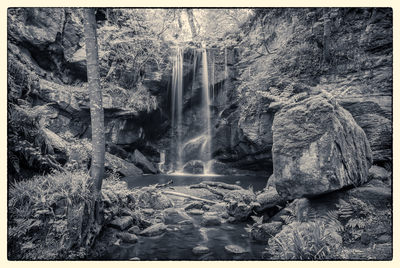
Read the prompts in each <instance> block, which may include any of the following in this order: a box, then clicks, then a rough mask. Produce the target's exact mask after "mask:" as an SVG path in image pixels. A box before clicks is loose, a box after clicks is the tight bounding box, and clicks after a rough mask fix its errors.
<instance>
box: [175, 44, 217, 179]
mask: <svg viewBox="0 0 400 268" xmlns="http://www.w3.org/2000/svg"><path fill="white" fill-rule="evenodd" d="M183 56H184V51H183V49H182V48H178V49H177V52H176V55H175V58H174V60H173V68H172V84H171V104H172V105H171V123H172V128H171V129H172V133H171V137H172V141H171V153H173V155H174V156H175V159H173V161H175V163H174V169H175V171H176V172H175V173H182V172H183V166H184V164H185V163H184V161H183V157H184V153H183V149H184V145H185V140H187V139H188V137H187V136H185V137H184V134H186V133H183V97H184V94H183V91H184V90H187V91H189V92H190V90H191V93H192V96H191V97H193V93H194V90H195V88H194V84H195V79H196V71H197V70H196V65H197V60H199V63H201V67H202V69H201V71H202V77H201V85H202V87H201V106H200V120H199V122H193V123H197V124H201V128H202V129H203V130H204V131H202V132H201V133H199V134H200V136H202V137H205V139H204V140H205V142H204V143H203V144H202V146H201V148H200V149H199V153H200V155H201V156H199V157H200V159H201V160H202V161H203V162H204V173H205V174H209V173H211V172H212V168H211V164H212V161H211V144H212V141H211V137H212V134H211V112H210V105H211V100H210V80H211V82H212V83H214V81H213V80H214V79H213V77H212V78H211V79H209V72H208V62H207V49H206V48H205V47H204V46H203V48H202V50H201V53H197V52H196V51H194V53H193V62H194V64H193V81H192V85H191V89H190V86H189V85H186V87H187V88H186V89H185V88H184V85H183ZM200 57H201V62H200ZM211 68H213V67H211ZM211 71H212V72H214V71H213V70H211ZM212 75H213V74H212ZM199 78H200V77H199ZM192 139H193V138H192ZM189 141H190V140H189ZM186 143H187V141H186ZM200 159H198V160H200ZM185 161H186V160H185Z"/></svg>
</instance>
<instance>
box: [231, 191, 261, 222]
mask: <svg viewBox="0 0 400 268" xmlns="http://www.w3.org/2000/svg"><path fill="white" fill-rule="evenodd" d="M255 199H256V195H255V194H254V193H253V192H252V191H249V190H244V189H242V190H233V191H229V192H228V193H227V194H226V195H225V196H224V201H226V202H227V212H228V214H229V215H231V216H233V217H234V218H235V219H236V220H238V221H242V220H246V219H247V218H248V217H249V216H250V214H251V213H252V212H253V208H254V207H255V206H256V203H255V202H254V201H255Z"/></svg>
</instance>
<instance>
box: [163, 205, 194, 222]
mask: <svg viewBox="0 0 400 268" xmlns="http://www.w3.org/2000/svg"><path fill="white" fill-rule="evenodd" d="M163 214H164V219H165V223H166V224H177V223H178V222H180V221H184V220H192V218H191V217H190V216H189V215H188V214H186V212H183V211H181V210H179V209H176V208H167V209H165V210H164V212H163Z"/></svg>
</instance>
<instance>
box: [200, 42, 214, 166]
mask: <svg viewBox="0 0 400 268" xmlns="http://www.w3.org/2000/svg"><path fill="white" fill-rule="evenodd" d="M202 65H203V66H202V67H203V69H202V73H203V76H202V89H203V92H202V93H203V94H202V95H203V101H202V105H203V116H204V121H205V126H204V127H205V130H206V131H205V135H206V137H207V139H206V143H205V146H203V148H202V149H203V150H202V151H203V152H202V153H203V157H204V163H205V166H204V172H205V173H211V172H212V167H211V143H212V140H211V137H212V134H211V114H210V104H211V101H210V94H209V84H208V63H207V49H206V48H205V46H204V45H203V52H202Z"/></svg>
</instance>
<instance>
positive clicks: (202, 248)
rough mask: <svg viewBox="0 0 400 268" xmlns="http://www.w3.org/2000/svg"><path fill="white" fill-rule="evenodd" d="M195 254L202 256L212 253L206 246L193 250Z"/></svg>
mask: <svg viewBox="0 0 400 268" xmlns="http://www.w3.org/2000/svg"><path fill="white" fill-rule="evenodd" d="M192 252H193V254H196V255H201V254H206V253H208V252H210V249H209V248H208V247H205V246H197V247H194V248H193V249H192Z"/></svg>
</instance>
